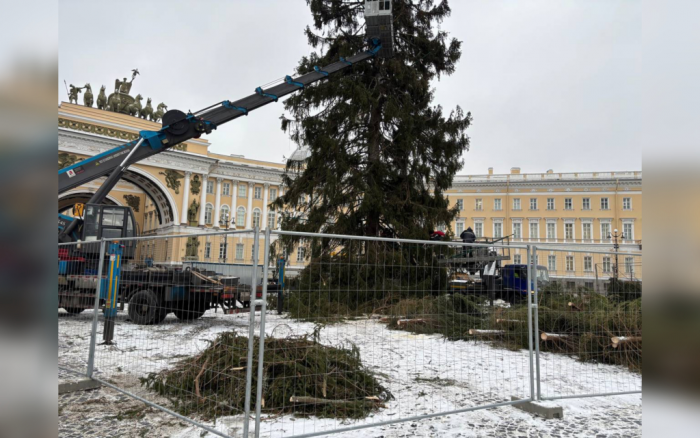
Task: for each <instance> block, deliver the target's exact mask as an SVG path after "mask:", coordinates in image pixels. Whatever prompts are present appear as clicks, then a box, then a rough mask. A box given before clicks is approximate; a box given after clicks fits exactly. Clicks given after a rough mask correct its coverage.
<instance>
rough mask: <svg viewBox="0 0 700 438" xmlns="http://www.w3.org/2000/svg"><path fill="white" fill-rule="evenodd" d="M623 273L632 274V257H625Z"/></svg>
mask: <svg viewBox="0 0 700 438" xmlns="http://www.w3.org/2000/svg"><path fill="white" fill-rule="evenodd" d="M625 273H626V274H629V275H633V274H634V257H625Z"/></svg>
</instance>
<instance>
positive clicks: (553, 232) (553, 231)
mask: <svg viewBox="0 0 700 438" xmlns="http://www.w3.org/2000/svg"><path fill="white" fill-rule="evenodd" d="M556 238H557V224H555V223H554V222H547V239H556Z"/></svg>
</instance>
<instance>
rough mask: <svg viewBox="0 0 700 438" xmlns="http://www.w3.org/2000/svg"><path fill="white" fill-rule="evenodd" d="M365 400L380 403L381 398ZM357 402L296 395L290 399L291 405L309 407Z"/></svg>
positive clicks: (366, 398) (372, 397)
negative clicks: (300, 404)
mask: <svg viewBox="0 0 700 438" xmlns="http://www.w3.org/2000/svg"><path fill="white" fill-rule="evenodd" d="M365 400H367V401H371V402H378V401H380V399H379V397H376V396H368V397H365ZM356 401H358V400H327V399H325V398H316V397H297V396H295V395H293V396H291V397H290V398H289V402H290V403H304V404H307V405H342V404H345V403H354V402H356Z"/></svg>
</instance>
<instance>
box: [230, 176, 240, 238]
mask: <svg viewBox="0 0 700 438" xmlns="http://www.w3.org/2000/svg"><path fill="white" fill-rule="evenodd" d="M232 188H233V192H232V193H231V219H233V223H232V224H231V228H233V229H234V230H235V229H236V220H238V211H237V210H238V202H236V201H238V181H236V180H234V181H233V187H232Z"/></svg>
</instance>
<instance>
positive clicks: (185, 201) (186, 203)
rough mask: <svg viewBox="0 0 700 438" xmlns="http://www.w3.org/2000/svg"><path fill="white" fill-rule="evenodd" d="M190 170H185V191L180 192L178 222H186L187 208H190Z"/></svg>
mask: <svg viewBox="0 0 700 438" xmlns="http://www.w3.org/2000/svg"><path fill="white" fill-rule="evenodd" d="M191 176H192V172H185V189H184V190H185V193H183V194H182V215H181V216H180V223H181V224H187V209H188V208H190V177H191Z"/></svg>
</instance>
